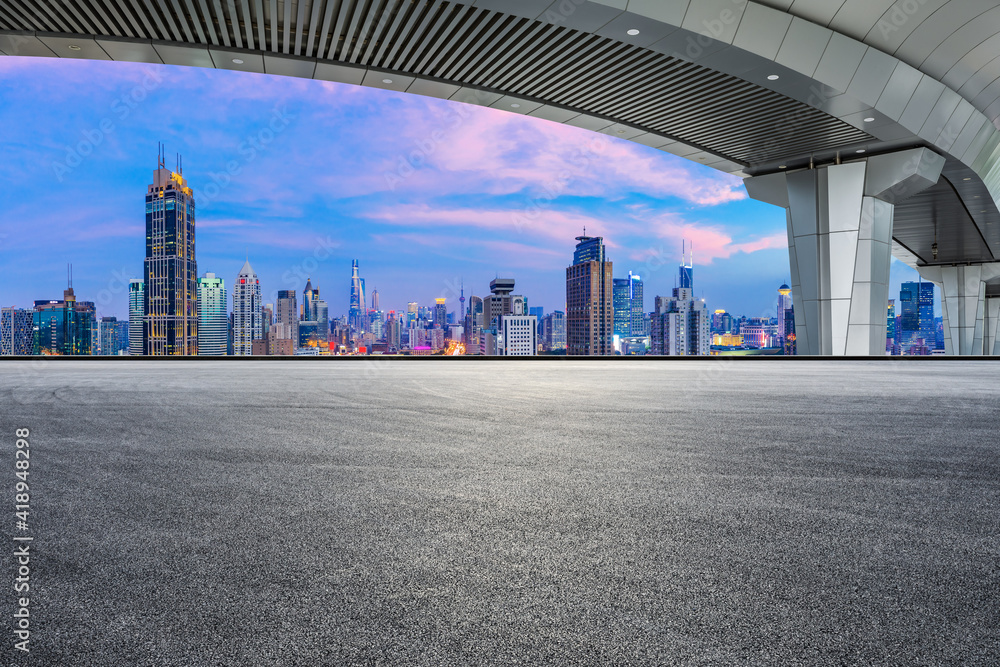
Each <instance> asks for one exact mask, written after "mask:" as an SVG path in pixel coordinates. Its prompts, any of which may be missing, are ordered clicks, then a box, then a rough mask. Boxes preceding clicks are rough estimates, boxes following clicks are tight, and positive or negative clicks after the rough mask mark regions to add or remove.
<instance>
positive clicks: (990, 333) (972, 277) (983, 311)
mask: <svg viewBox="0 0 1000 667" xmlns="http://www.w3.org/2000/svg"><path fill="white" fill-rule="evenodd" d="M917 271H918V272H919V273H920V275H921V277H922V278H924V280H929V281H931V282H932V283H935V284H936V285H937V286H938V288H940V290H941V319H942V322H943V324H944V352H945V354H972V355H981V354H996V353H997V351H995V350H996V336H997V317H998V316H1000V312H997V311H1000V299H996V298H993V299H987V298H986V281H988V280H993V279H994V278H1000V262H991V263H988V264H966V265H956V266H918V267H917Z"/></svg>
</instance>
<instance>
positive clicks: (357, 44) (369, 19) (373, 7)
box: [348, 0, 386, 63]
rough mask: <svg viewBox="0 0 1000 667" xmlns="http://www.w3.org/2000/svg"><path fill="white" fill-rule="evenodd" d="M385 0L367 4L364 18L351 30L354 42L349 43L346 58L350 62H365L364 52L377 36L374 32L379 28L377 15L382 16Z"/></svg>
mask: <svg viewBox="0 0 1000 667" xmlns="http://www.w3.org/2000/svg"><path fill="white" fill-rule="evenodd" d="M385 2H386V0H375V1H374V2H371V4H369V6H368V11H367V12H366V14H365V18H364V20H363V21H361V23H360V24H359V25H358V28H357V29H356V30H355V31H353V34H354V42H353V44H351V49H350V51H351V53H350V56H349V57H348V60H349V61H350V62H352V63H358V62H361V63H363V62H365V61H364V59H363V56H364V54H365V53H366V52H367V51H368V46H369V45H370V44H371V43H372V42H373V41H375V39H376V38H377V36H378V35H377V34H376V32H377V31H378V29H379V24H378V21H377V20H376V18H377V17H379V16H382V11H383V10H384V8H385Z"/></svg>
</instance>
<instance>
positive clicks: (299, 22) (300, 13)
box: [295, 0, 308, 56]
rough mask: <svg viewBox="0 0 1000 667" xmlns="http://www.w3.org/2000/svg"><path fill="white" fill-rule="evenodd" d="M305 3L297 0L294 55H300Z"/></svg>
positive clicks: (304, 24) (306, 7)
mask: <svg viewBox="0 0 1000 667" xmlns="http://www.w3.org/2000/svg"><path fill="white" fill-rule="evenodd" d="M306 9H308V5H306V3H305V0H299V11H298V13H297V14H296V16H295V55H297V56H301V55H302V35H303V32H304V31H305V29H306Z"/></svg>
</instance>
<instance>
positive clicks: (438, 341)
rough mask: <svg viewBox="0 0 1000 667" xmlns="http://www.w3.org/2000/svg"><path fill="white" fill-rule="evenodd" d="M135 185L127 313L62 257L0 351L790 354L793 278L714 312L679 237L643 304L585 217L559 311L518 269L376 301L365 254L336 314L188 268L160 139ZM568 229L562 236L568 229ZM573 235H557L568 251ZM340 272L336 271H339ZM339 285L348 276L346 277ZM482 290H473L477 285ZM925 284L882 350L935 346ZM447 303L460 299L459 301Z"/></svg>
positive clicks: (185, 197)
mask: <svg viewBox="0 0 1000 667" xmlns="http://www.w3.org/2000/svg"><path fill="white" fill-rule="evenodd" d="M152 181H153V182H152V183H150V184H149V185H148V188H147V192H146V195H145V230H146V252H145V258H144V264H143V272H142V278H134V279H132V280H130V282H129V286H128V308H129V310H128V313H129V315H128V319H127V320H123V319H119V318H117V317H116V316H108V315H102V314H101V313H98V312H97V309H96V306H95V303H94V302H93V301H88V300H84V299H77V295H76V294H75V291H74V289H73V275H72V267H71V266H70V267H67V287H66V289H65V291H64V292H63V298H62V299H61V300H54V299H53V300H46V299H38V300H35V301H34V304H33V306H32V307H30V308H21V307H17V306H10V307H3V308H2V310H0V354H2V355H42V356H52V355H60V356H62V355H73V356H97V355H100V356H122V355H131V356H135V355H148V356H165V355H169V356H174V355H182V356H183V355H186V356H193V355H198V356H229V355H232V356H272V355H282V356H283V355H288V356H291V355H296V356H329V355H337V356H339V355H387V354H388V355H397V354H402V355H446V356H457V355H474V356H475V355H479V356H533V355H573V356H611V355H661V356H707V355H711V356H746V355H794V354H795V353H796V348H795V317H794V303H793V296H792V293H793V290H792V288H791V287H790V286H789V285H788V284H787V283H785V284H782V285H780V286H779V287H778V288H777V298H776V307H775V311H774V314H773V315H772V316H768V317H761V316H758V317H746V316H745V315H739V316H737V315H736V314H734V313H730V312H727V311H726V310H724V309H714V310H710V309H709V306H708V304H707V303H706V302H705V300H704V299H703V298H696V296H695V291H694V254H693V248H691V247H690V245H689V244H686V242H685V241H683V240H682V241H681V249H680V259H681V261H680V264H679V269H678V275H677V281H676V286H675V287H674V288H673V290H672V291H671V294H670V296H661V295H655V296H654V298H653V306H654V307H653V310H651V311H647V310H646V308H645V299H644V284H643V279H642V277H641V275H639V274H637V273H634V272H633V271H628V272H627V274H625V275H623V276H622V277H620V278H615V277H614V273H615V271H614V268H613V262H612V260H611V258H610V257H609V256H608V255H607V246H606V245H605V243H604V239H603V238H602V237H600V236H588V235H587V233H586V228H585V227H584V229H583V230H582V234H581V235H580V236H577V237H576V238H575V241H576V245H575V248H574V249H573V253H572V264H571V265H569V266H567V267H566V301H565V307H564V310H553V311H552V312H549V313H546V312H545V311H544V308H542V307H538V306H531V305H530V303H529V297H530V295H522V294H515V291H516V277H501V276H499V275H498V276H497V277H496V278H495V279H493V280H491V281H490V283H489V286H488V291H487V288H486V286H485V285H481V286H480V285H471V284H470V285H469V296H468V298H466V295H465V285H464V282H463V283H462V284H461V286H460V288H459V295H458V297H457V299H456V298H454V297H453V298H452V299H451V300H450V303H449V299H448V298H447V296H443V297H439V298H436V299H435V303H434V304H420V303H418V302H416V301H411V302H408V303H407V304H406V305H405V309H404V308H403V307H400V308H398V309H388V310H386V309H385V308H383V306H382V304H381V302H380V298H379V292H378V289H377V288H375V287H373V288H372V289H371V290H370V291H369V289H368V288H367V284H366V279H365V278H364V277H362V276H361V261H360V260H359V259H354V260H353V261H352V263H351V267H350V271H351V273H350V277H349V289H350V309H349V312H347V313H345V314H340V315H337V314H333V315H332V316H331V313H330V309H329V306H328V303H327V301H326V300H324V299H323V298H322V297H321V295H320V287H319V285H318V283H317V284H316V285H315V286H314V284H313V281H312V278H311V277H310V278H309V279H308V280H307V282H306V285H305V288H304V289H303V290H302V293H301V297H300V295H299V294H298V293H297V292H296V291H295V290H278V291H277V299H276V300H275V302H268V303H265V302H264V300H263V298H262V294H263V291H262V288H261V284H260V279H259V277H258V275H257V273H256V272H255V271H254V269H253V263H252V261H251V258H250V257H249V256H247V257H246V258H245V261H244V263H243V266H242V268H241V269H240V270H239V272H238V274H237V275H236V276H235V278H233V279H232V282H231V283H230V289H228V290H227V280H226V278H225V277H224V276H222V275H219V274H217V273H215V272H213V271H205V272H204V273H202V274H201V275H200V276H199V275H198V263H197V257H196V250H195V235H196V223H195V200H196V197H195V193H194V190H193V189H192V187H191V186H190V185H189V184H188V182H187V180H186V179H185V178H184V176H183V169H182V167H181V166H180V161H178V166H177V168H176V170H171V169H169V168H167V167H166V165H165V158H164V153H163V149H162V146H161V148H160V149H159V152H158V156H157V167H156V169H155V170H154V172H153V178H152ZM567 241H568V240H567ZM568 248H569V245H568V243H567V257H568V256H569V253H568ZM344 268H345V272H344V274H343V278H342V279H343V281H344V283H347V282H348V277H347V274H346V268H347V267H346V266H345V267H344ZM346 287H347V285H346V284H345V289H346ZM476 291H480V295H476V294H475V292H476ZM934 292H935V289H934V284H933V283H931V282H925V281H916V282H903V283H902V287H901V289H900V293H899V298H898V300H897V299H890V300H889V302H888V304H887V308H886V345H885V352H886V354H887V355H929V354H936V353H937V354H940V353H943V351H944V341H943V327H942V322H941V318H940V317H937V318H935V317H934V298H935V294H934ZM456 301H457V303H456Z"/></svg>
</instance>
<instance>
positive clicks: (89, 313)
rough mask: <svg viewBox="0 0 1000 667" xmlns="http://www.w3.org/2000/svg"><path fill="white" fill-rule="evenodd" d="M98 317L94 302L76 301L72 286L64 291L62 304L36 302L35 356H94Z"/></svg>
mask: <svg viewBox="0 0 1000 667" xmlns="http://www.w3.org/2000/svg"><path fill="white" fill-rule="evenodd" d="M96 316H97V314H96V311H95V308H94V303H93V302H92V301H77V300H76V295H75V294H74V293H73V286H72V284H70V286H69V287H68V288H67V289H66V290H64V291H63V298H62V301H35V309H34V313H33V314H32V323H31V326H32V330H33V333H34V341H33V352H34V354H55V355H90V354H93V349H94V348H95V347H96V346H97V341H96V340H94V338H93V331H94V329H95V328H96V327H95V321H96Z"/></svg>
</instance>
